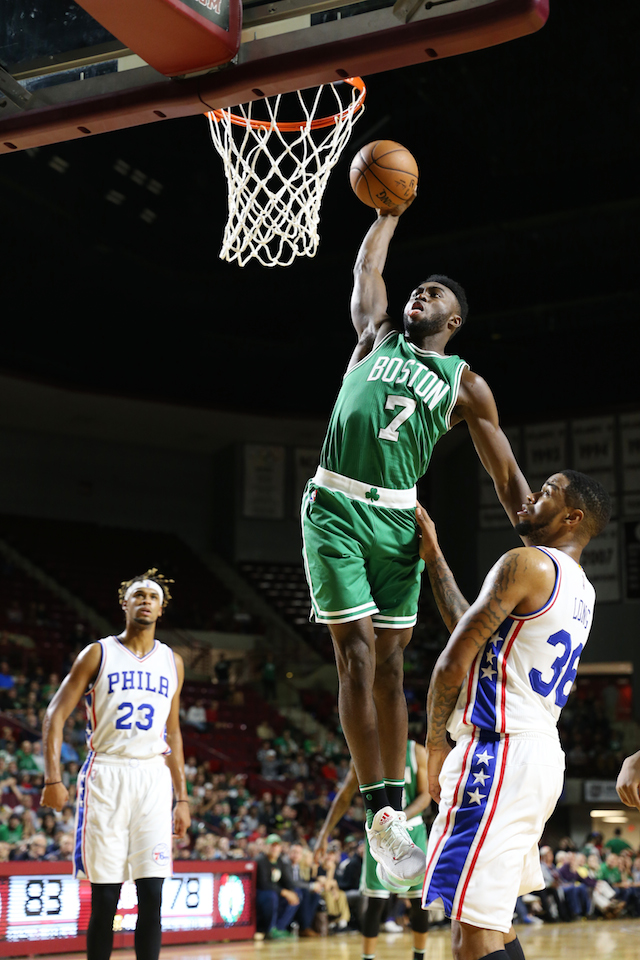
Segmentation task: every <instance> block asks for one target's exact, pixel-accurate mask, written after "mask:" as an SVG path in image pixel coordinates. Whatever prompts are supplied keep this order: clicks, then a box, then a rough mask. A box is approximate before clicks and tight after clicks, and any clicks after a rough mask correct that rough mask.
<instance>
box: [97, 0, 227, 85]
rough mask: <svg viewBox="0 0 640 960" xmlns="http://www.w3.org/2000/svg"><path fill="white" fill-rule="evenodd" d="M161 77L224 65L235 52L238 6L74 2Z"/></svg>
mask: <svg viewBox="0 0 640 960" xmlns="http://www.w3.org/2000/svg"><path fill="white" fill-rule="evenodd" d="M78 4H79V6H81V7H83V8H84V9H85V10H86V11H87V13H89V14H91V16H92V17H93V18H94V19H95V20H97V21H98V23H100V24H102V26H103V27H106V29H107V30H108V31H109V32H110V33H112V34H113V36H114V37H116V38H117V39H118V40H121V41H122V42H123V43H126V45H127V47H129V49H130V50H131V51H132V52H133V53H137V54H138V56H139V57H141V58H142V59H143V60H144V61H145V62H146V63H148V64H149V65H150V66H152V67H153V68H154V69H155V70H157V71H158V72H159V73H162V74H164V76H165V77H179V76H185V75H188V74H192V73H197V72H199V71H203V70H210V69H212V68H213V67H217V66H220V65H221V64H223V63H229V61H230V60H232V59H233V58H234V57H235V55H236V54H237V52H238V49H239V47H240V28H241V26H242V3H241V0H78Z"/></svg>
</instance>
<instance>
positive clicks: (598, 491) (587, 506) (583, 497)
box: [559, 470, 611, 537]
mask: <svg viewBox="0 0 640 960" xmlns="http://www.w3.org/2000/svg"><path fill="white" fill-rule="evenodd" d="M559 472H560V473H561V474H562V476H563V477H566V478H567V480H568V481H569V484H568V486H567V487H565V490H564V499H565V501H566V504H567V506H568V507H571V508H572V509H577V510H582V511H583V512H584V516H585V520H586V527H587V531H588V533H589V536H590V537H597V536H598V534H599V533H602V531H603V530H604V528H605V527H606V525H607V524H608V523H609V520H610V519H611V499H610V497H609V494H608V493H607V491H606V490H605V489H604V487H603V486H602V484H601V483H599V482H598V481H597V480H594V479H593V477H588V476H587V474H586V473H580V472H579V471H578V470H560V471H559Z"/></svg>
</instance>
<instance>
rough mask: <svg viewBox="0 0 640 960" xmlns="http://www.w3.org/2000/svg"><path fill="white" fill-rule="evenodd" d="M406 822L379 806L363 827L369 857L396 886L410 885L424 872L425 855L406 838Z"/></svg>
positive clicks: (404, 818) (386, 808)
mask: <svg viewBox="0 0 640 960" xmlns="http://www.w3.org/2000/svg"><path fill="white" fill-rule="evenodd" d="M406 819H407V818H406V817H405V815H404V813H402V812H401V811H398V810H394V809H393V807H383V808H382V810H378V812H377V813H376V815H375V817H374V818H373V823H372V824H371V826H370V827H367V839H368V840H369V850H370V851H371V856H372V857H373V859H374V860H375V861H376V862H377V863H381V864H382V865H383V867H384V869H385V872H386V874H387V876H388V877H389V879H390V880H391V881H395V882H396V883H398V884H399V885H400V886H402V885H404V886H406V885H409V886H411V884H413V883H415V882H416V880H419V879H420V878H421V877H422V876H424V873H425V871H426V869H427V857H426V854H425V853H424V851H423V850H421V849H420V847H417V846H416V845H415V843H414V842H413V840H412V839H411V837H410V836H409V831H408V830H407V828H406V827H405V822H406Z"/></svg>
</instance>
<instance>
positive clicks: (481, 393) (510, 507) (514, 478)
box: [452, 370, 531, 526]
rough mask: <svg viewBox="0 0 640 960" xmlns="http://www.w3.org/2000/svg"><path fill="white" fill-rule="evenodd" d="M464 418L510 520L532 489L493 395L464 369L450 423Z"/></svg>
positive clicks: (513, 521)
mask: <svg viewBox="0 0 640 960" xmlns="http://www.w3.org/2000/svg"><path fill="white" fill-rule="evenodd" d="M459 420H465V421H466V424H467V426H468V428H469V433H470V434H471V439H472V440H473V445H474V447H475V448H476V451H477V453H478V456H479V457H480V462H481V463H482V466H483V467H484V468H485V470H486V471H487V473H488V474H489V476H490V477H491V479H492V480H493V483H494V486H495V488H496V493H497V495H498V499H499V501H500V503H501V504H502V506H503V507H504V509H505V511H506V514H507V516H508V517H509V519H510V520H511V523H512V524H513V525H514V526H515V524H516V523H517V522H518V518H517V516H516V514H517V512H518V510H520V508H521V507H522V504H523V503H525V502H526V500H527V497H528V496H530V494H531V490H530V489H529V484H528V483H527V481H526V480H525V477H524V474H523V473H522V470H521V469H520V467H519V466H518V464H517V461H516V458H515V456H514V454H513V450H512V449H511V444H510V443H509V441H508V440H507V438H506V436H505V434H504V432H503V431H502V428H501V427H500V422H499V420H498V410H497V407H496V402H495V400H494V397H493V394H492V392H491V390H490V389H489V386H488V385H487V383H486V381H485V380H483V379H482V377H479V376H478V375H477V374H475V373H472V372H471V371H469V370H466V371H465V373H464V374H463V377H462V381H461V383H460V391H459V394H458V403H457V405H456V408H455V413H454V418H453V420H452V423H453V422H458V421H459Z"/></svg>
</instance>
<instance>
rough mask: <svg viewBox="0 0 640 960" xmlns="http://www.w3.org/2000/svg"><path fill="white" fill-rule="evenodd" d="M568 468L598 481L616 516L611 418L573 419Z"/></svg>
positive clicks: (613, 430) (612, 419)
mask: <svg viewBox="0 0 640 960" xmlns="http://www.w3.org/2000/svg"><path fill="white" fill-rule="evenodd" d="M571 434H572V439H573V458H572V461H573V462H572V466H573V468H574V470H580V471H581V472H582V473H587V474H589V476H590V477H593V478H594V479H595V480H598V481H599V482H600V483H601V484H602V486H603V487H604V488H605V490H606V491H607V493H608V494H609V496H610V497H611V505H612V510H613V515H614V516H617V513H618V504H617V499H616V491H617V483H616V468H615V467H616V459H615V447H616V422H615V418H614V417H590V418H588V419H585V420H574V421H573V422H572V424H571Z"/></svg>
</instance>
